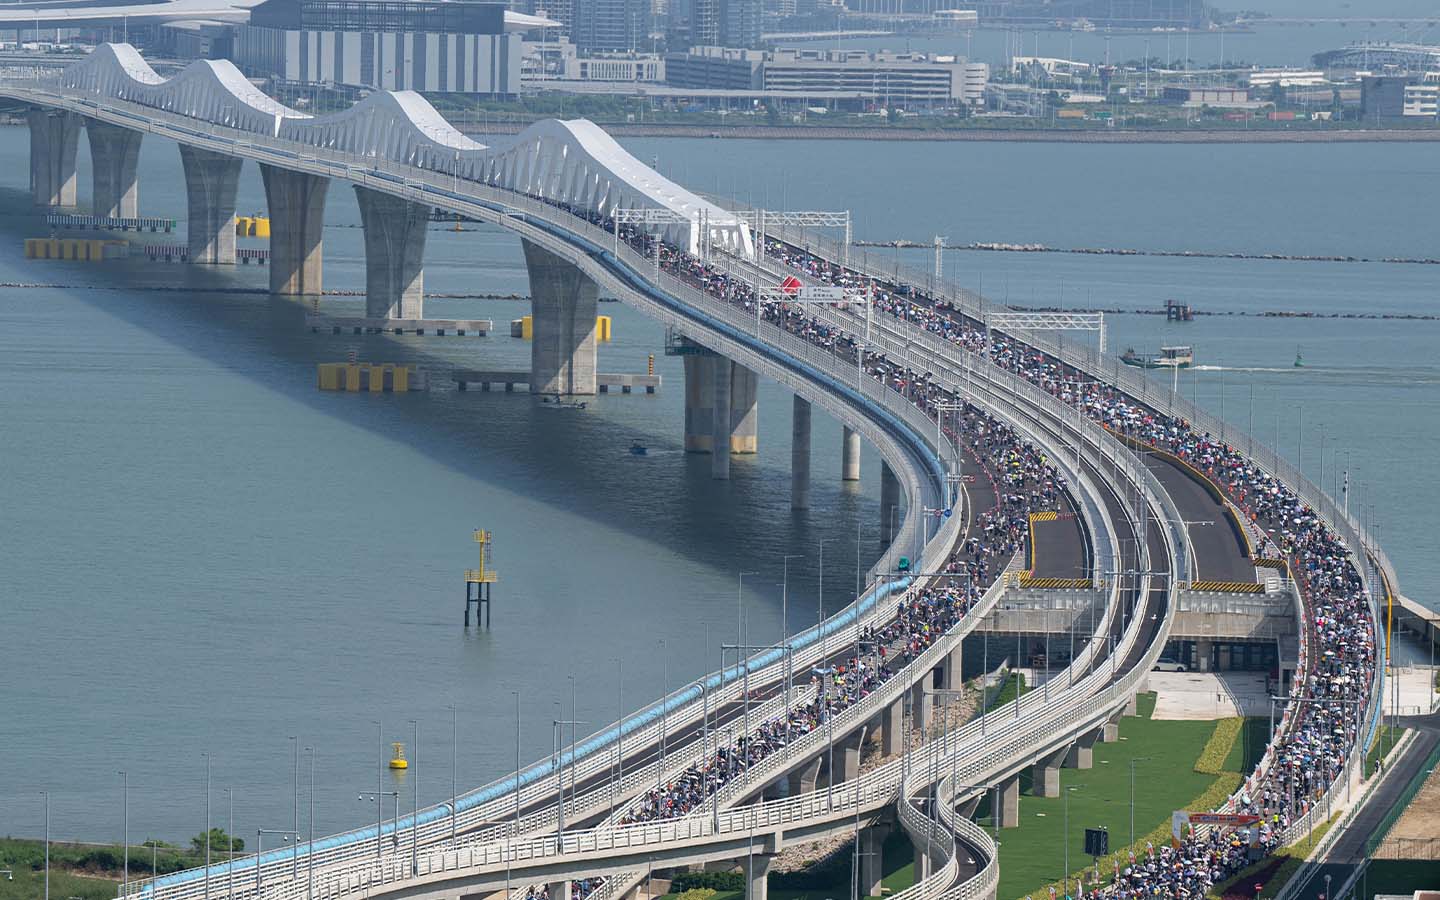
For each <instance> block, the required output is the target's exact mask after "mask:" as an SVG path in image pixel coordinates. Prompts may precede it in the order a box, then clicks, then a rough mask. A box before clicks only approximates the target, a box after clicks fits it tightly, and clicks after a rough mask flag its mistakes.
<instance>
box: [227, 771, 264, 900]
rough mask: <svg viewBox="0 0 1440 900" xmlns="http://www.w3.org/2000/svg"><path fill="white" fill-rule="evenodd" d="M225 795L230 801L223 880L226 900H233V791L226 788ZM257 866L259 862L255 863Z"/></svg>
mask: <svg viewBox="0 0 1440 900" xmlns="http://www.w3.org/2000/svg"><path fill="white" fill-rule="evenodd" d="M225 794H226V796H227V797H228V798H229V800H230V827H229V829H228V830H227V831H226V832H225V840H226V843H227V844H228V845H229V846H227V847H226V848H225V873H226V874H225V880H226V882H227V883H228V884H227V886H226V894H227V895H228V900H235V789H234V788H228V787H227V788H226V789H225ZM256 865H259V862H258V861H257V862H256Z"/></svg>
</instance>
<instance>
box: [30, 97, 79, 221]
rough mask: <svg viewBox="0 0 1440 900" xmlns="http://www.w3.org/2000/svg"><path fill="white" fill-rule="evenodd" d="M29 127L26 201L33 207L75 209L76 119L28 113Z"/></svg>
mask: <svg viewBox="0 0 1440 900" xmlns="http://www.w3.org/2000/svg"><path fill="white" fill-rule="evenodd" d="M25 118H26V120H27V121H28V122H29V123H30V197H31V199H32V200H33V201H34V203H35V205H36V206H47V207H49V206H74V205H75V151H76V150H77V149H78V148H79V144H80V117H79V116H77V115H75V114H74V113H71V112H64V111H62V110H56V109H32V110H30V111H29V112H27V113H26V115H25Z"/></svg>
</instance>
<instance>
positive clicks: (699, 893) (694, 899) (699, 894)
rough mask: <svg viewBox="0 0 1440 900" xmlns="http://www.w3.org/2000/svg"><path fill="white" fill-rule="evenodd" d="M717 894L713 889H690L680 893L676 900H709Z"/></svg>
mask: <svg viewBox="0 0 1440 900" xmlns="http://www.w3.org/2000/svg"><path fill="white" fill-rule="evenodd" d="M718 893H719V891H717V890H715V889H714V888H691V889H690V890H688V891H684V892H683V893H681V894H680V897H679V898H678V900H710V898H711V897H714V896H715V895H716V894H718Z"/></svg>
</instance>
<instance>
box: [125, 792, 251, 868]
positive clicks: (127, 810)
mask: <svg viewBox="0 0 1440 900" xmlns="http://www.w3.org/2000/svg"><path fill="white" fill-rule="evenodd" d="M120 819H121V822H122V824H121V826H120V828H121V831H120V846H121V847H123V848H124V853H125V869H124V875H123V878H122V881H121V885H122V888H123V890H122V891H121V894H120V895H121V896H122V897H123V896H126V895H128V894H129V893H130V775H129V773H128V772H124V771H122V772H121V773H120ZM256 865H257V867H258V865H259V864H258V862H257V864H256Z"/></svg>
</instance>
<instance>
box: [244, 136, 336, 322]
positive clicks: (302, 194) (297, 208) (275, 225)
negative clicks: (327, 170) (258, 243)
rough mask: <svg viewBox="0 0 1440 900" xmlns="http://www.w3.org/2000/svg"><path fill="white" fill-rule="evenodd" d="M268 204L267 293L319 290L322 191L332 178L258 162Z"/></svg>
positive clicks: (312, 293) (322, 213) (294, 292)
mask: <svg viewBox="0 0 1440 900" xmlns="http://www.w3.org/2000/svg"><path fill="white" fill-rule="evenodd" d="M260 177H261V179H262V180H263V181H264V182H265V201H266V204H267V206H268V207H269V209H270V293H272V294H281V295H287V296H310V295H314V294H319V293H320V292H321V289H322V275H323V272H324V265H323V258H324V254H323V247H324V228H325V191H326V189H327V188H329V187H330V179H328V178H323V177H321V176H319V175H307V174H305V173H303V172H291V171H289V170H288V169H281V168H277V167H275V166H267V165H265V164H264V163H261V164H260Z"/></svg>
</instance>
